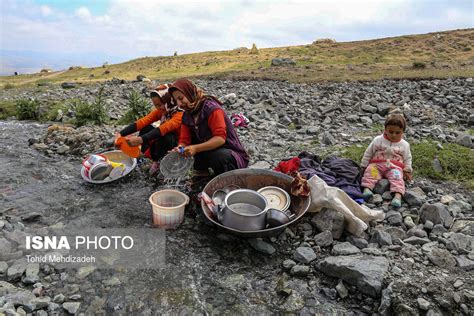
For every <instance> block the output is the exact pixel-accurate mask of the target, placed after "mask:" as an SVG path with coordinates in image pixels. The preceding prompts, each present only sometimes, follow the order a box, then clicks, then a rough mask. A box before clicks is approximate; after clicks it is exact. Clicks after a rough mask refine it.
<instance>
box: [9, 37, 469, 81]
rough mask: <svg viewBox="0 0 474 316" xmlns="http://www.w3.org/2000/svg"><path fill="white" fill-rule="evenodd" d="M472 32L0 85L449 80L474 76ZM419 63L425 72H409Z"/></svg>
mask: <svg viewBox="0 0 474 316" xmlns="http://www.w3.org/2000/svg"><path fill="white" fill-rule="evenodd" d="M472 47H474V29H465V30H456V31H448V32H438V33H429V34H422V35H411V36H401V37H393V38H384V39H377V40H368V41H357V42H345V43H318V44H310V45H302V46H292V47H278V48H267V49H259V51H258V54H251V50H230V51H219V52H204V53H196V54H187V55H180V56H175V57H174V56H170V57H144V58H139V59H134V60H131V61H128V62H125V63H121V64H116V65H109V66H107V67H106V68H103V67H96V68H81V69H73V70H68V71H61V72H54V73H48V74H33V75H20V76H7V77H0V85H2V86H3V87H5V86H7V85H10V86H11V85H14V86H15V87H18V86H22V85H23V86H24V85H32V84H33V85H35V84H37V83H40V82H43V83H47V82H51V83H58V82H64V81H71V82H82V83H88V82H97V81H104V80H110V79H112V78H113V77H118V78H121V79H127V80H132V79H135V78H136V76H137V75H139V74H142V75H145V76H147V77H148V78H150V79H156V80H160V81H165V80H167V81H169V80H173V79H177V78H180V77H202V76H214V77H215V76H218V77H225V78H250V79H251V78H255V79H278V80H289V81H293V82H315V81H345V80H377V79H383V78H430V77H434V78H447V77H468V76H473V75H474V50H472ZM276 57H286V58H292V59H294V60H295V61H296V63H297V65H296V66H292V67H271V66H270V61H271V59H272V58H276ZM414 63H423V64H424V65H426V67H425V68H422V69H419V68H416V69H415V68H413V64H414Z"/></svg>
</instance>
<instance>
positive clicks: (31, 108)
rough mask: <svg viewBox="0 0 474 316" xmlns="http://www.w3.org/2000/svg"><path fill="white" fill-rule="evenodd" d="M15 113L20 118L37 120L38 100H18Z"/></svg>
mask: <svg viewBox="0 0 474 316" xmlns="http://www.w3.org/2000/svg"><path fill="white" fill-rule="evenodd" d="M15 114H16V118H17V119H19V120H37V119H38V118H39V102H38V100H36V99H33V100H27V99H22V100H17V101H16V103H15Z"/></svg>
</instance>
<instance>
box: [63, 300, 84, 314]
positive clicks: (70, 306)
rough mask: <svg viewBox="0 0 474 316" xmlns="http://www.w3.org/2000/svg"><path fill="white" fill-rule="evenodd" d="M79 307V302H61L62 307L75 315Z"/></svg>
mask: <svg viewBox="0 0 474 316" xmlns="http://www.w3.org/2000/svg"><path fill="white" fill-rule="evenodd" d="M80 307H81V303H79V302H65V303H63V308H64V309H65V310H66V311H67V312H68V313H69V314H73V315H76V313H77V311H78V310H79V308H80Z"/></svg>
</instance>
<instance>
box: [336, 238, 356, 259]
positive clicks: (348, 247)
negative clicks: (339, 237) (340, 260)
mask: <svg viewBox="0 0 474 316" xmlns="http://www.w3.org/2000/svg"><path fill="white" fill-rule="evenodd" d="M358 253H360V250H359V248H357V247H356V246H353V245H352V244H351V243H349V242H347V241H346V242H342V243H337V244H335V245H334V247H333V248H332V250H331V254H333V255H335V256H340V255H343V256H344V255H355V254H358Z"/></svg>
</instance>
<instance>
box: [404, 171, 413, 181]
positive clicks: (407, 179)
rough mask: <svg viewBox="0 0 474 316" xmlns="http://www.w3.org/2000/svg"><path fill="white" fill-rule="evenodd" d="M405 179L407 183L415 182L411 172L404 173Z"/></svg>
mask: <svg viewBox="0 0 474 316" xmlns="http://www.w3.org/2000/svg"><path fill="white" fill-rule="evenodd" d="M403 179H405V181H411V180H413V175H412V174H411V172H408V171H403Z"/></svg>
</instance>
